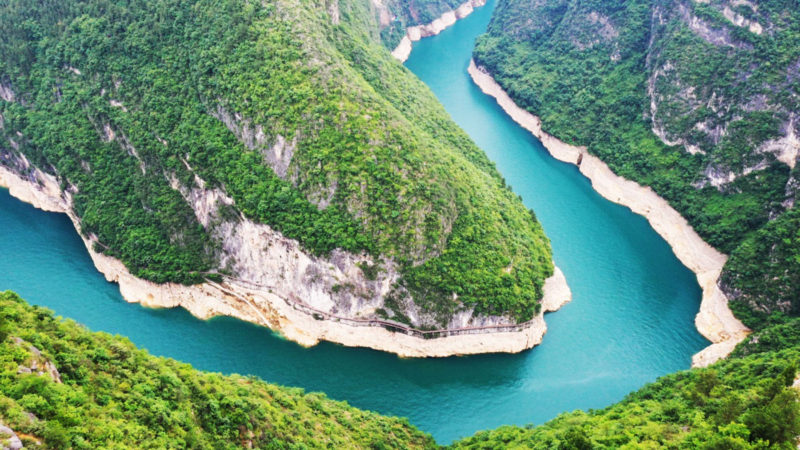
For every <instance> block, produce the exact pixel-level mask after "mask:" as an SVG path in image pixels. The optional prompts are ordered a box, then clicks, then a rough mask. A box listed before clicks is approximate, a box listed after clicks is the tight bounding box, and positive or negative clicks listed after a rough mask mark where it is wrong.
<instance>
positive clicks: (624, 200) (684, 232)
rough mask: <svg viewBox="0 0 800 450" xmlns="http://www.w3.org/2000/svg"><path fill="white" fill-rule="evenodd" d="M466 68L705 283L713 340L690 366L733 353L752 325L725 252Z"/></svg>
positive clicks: (706, 331)
mask: <svg viewBox="0 0 800 450" xmlns="http://www.w3.org/2000/svg"><path fill="white" fill-rule="evenodd" d="M468 71H469V74H470V76H471V77H472V80H473V81H474V82H475V84H477V85H478V87H480V88H481V90H482V91H483V92H484V93H485V94H487V95H490V96H492V97H494V98H495V99H496V100H497V103H498V104H499V105H500V107H502V108H503V110H504V111H505V112H506V113H507V114H508V115H509V116H511V118H512V119H514V121H515V122H517V123H518V124H519V125H520V126H522V127H523V128H525V129H526V130H528V131H530V132H531V133H532V134H533V135H534V136H536V137H537V138H538V139H539V140H540V141H541V142H542V145H544V147H545V148H546V149H547V150H548V151H549V152H550V154H551V155H552V156H553V157H554V158H556V159H558V160H560V161H564V162H568V163H572V164H575V165H577V166H578V167H579V168H580V172H581V173H582V174H583V175H584V176H586V177H587V178H589V180H591V182H592V187H593V188H594V189H595V190H596V191H597V192H598V193H599V194H600V195H602V196H603V197H605V198H607V199H608V200H611V201H612V202H615V203H619V204H621V205H624V206H627V207H628V208H630V209H631V210H632V211H633V212H634V213H636V214H639V215H642V216H644V217H645V218H646V219H647V220H648V221H649V222H650V226H652V227H653V229H655V230H656V232H657V233H658V234H659V235H661V237H662V238H664V240H665V241H667V243H668V244H669V245H670V246H671V247H672V250H673V252H674V253H675V256H677V257H678V259H679V260H680V261H681V262H682V263H683V264H684V265H685V266H686V267H688V268H689V270H691V271H692V272H694V273H695V275H696V276H697V282H698V283H699V284H700V287H701V288H702V289H703V299H702V303H701V304H700V312H699V313H698V314H697V316H696V318H695V325H696V326H697V330H698V331H699V332H700V334H702V335H703V336H705V338H706V339H708V340H709V341H711V342H712V344H711V345H710V346H708V347H706V348H705V349H703V350H702V351H700V352H699V353H697V354H696V355H694V357H692V366H693V367H705V366H708V365H709V364H712V363H714V362H715V361H717V360H719V359H721V358H724V357H726V356H727V355H728V354H730V352H731V351H732V350H733V348H734V347H736V344H738V343H739V342H741V341H742V340H743V339H744V338H745V337H747V335H748V334H749V333H750V330H749V329H748V328H747V327H746V326H744V324H742V323H741V322H740V321H739V320H738V319H736V317H734V315H733V313H732V312H731V310H730V308H729V307H728V299H727V298H726V297H725V294H724V293H723V292H722V290H720V288H719V286H718V285H717V281H718V279H719V276H720V273H721V272H722V267H723V266H724V265H725V261H726V260H727V256H726V255H724V254H722V253H720V252H719V251H717V250H716V249H714V248H713V247H711V246H710V245H708V244H707V243H706V242H705V241H703V239H702V238H700V236H699V235H698V234H697V233H696V232H695V231H694V229H693V228H692V227H691V225H689V222H687V221H686V219H684V218H683V217H682V216H681V215H680V214H679V213H678V212H677V211H676V210H675V209H673V208H672V207H671V206H670V205H669V203H668V202H667V201H666V200H664V199H663V198H661V197H659V196H658V194H656V193H655V192H654V191H653V190H652V189H651V188H649V187H644V186H641V185H639V184H637V183H635V182H633V181H630V180H626V179H625V178H622V177H620V176H618V175H616V174H615V173H614V172H612V171H611V169H610V168H609V167H608V166H607V165H606V164H605V163H604V162H603V161H601V160H600V159H599V158H597V157H596V156H593V155H591V154H589V153H588V152H587V151H586V148H585V147H576V146H574V145H569V144H567V143H565V142H562V141H560V140H558V139H556V138H555V137H553V136H551V135H549V134H547V133H546V132H544V131H543V130H542V121H541V120H540V119H539V118H538V117H536V116H534V115H533V114H531V113H530V112H528V111H526V110H524V109H522V108H520V107H519V106H517V104H516V103H514V101H513V100H512V99H511V97H509V96H508V94H507V93H506V92H505V91H504V90H503V89H502V87H500V85H499V84H497V82H496V81H495V80H494V78H492V76H491V75H490V74H489V73H488V72H487V71H486V70H484V69H483V68H480V67H478V66H476V64H475V61H470V65H469V69H468Z"/></svg>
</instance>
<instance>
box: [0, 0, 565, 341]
mask: <svg viewBox="0 0 800 450" xmlns="http://www.w3.org/2000/svg"><path fill="white" fill-rule="evenodd" d="M378 28H379V27H378V24H377V22H376V20H375V17H374V10H373V9H372V6H371V5H369V4H366V3H364V2H360V1H348V0H343V1H328V2H314V1H309V0H276V1H274V2H251V1H247V0H226V1H224V2H210V1H205V0H198V1H194V2H178V1H176V0H160V1H143V0H138V1H136V0H135V1H130V2H111V1H107V0H92V1H88V2H78V1H63V2H52V1H46V0H40V1H36V2H20V1H7V2H2V3H0V30H2V33H3V35H4V39H3V40H2V42H1V43H0V86H2V90H0V93H2V96H1V97H2V100H1V101H0V135H2V138H0V168H5V170H10V172H12V173H14V174H18V175H21V176H22V177H23V178H24V179H26V180H28V181H30V182H32V183H38V184H44V182H45V178H48V176H50V175H52V176H55V177H56V180H57V182H58V183H59V184H60V188H61V189H62V190H63V201H64V203H65V204H67V205H68V208H69V209H71V210H72V211H74V213H75V215H76V217H77V218H78V220H79V222H80V227H81V231H82V234H84V236H85V237H86V238H87V239H89V240H90V241H91V242H92V243H93V245H94V247H95V249H96V250H98V251H101V252H103V253H105V254H106V255H109V256H112V257H114V258H117V259H119V260H121V261H122V262H123V263H124V264H125V265H126V266H127V268H128V269H129V270H130V271H131V272H132V273H133V274H134V275H136V276H137V277H140V278H144V279H147V280H151V281H154V282H156V283H165V282H177V283H183V284H195V283H202V282H204V281H206V280H211V281H216V282H220V281H226V280H236V281H238V282H243V283H248V285H251V286H257V287H258V288H260V289H262V290H264V291H269V293H271V294H275V295H277V296H279V297H281V298H283V299H285V300H287V301H293V300H294V299H300V300H301V301H303V302H307V303H308V304H309V305H310V306H312V307H313V308H316V309H318V310H321V311H324V312H325V313H330V314H336V315H339V316H343V317H349V318H356V317H357V318H360V319H381V318H384V319H391V320H394V321H396V322H402V323H406V324H410V325H413V326H416V327H427V328H441V327H459V326H467V325H481V324H492V323H508V322H524V321H527V320H529V319H531V318H532V317H534V315H536V314H537V313H538V312H539V311H540V309H541V307H540V304H539V299H541V298H542V289H543V286H544V280H545V279H546V278H547V277H549V276H550V275H552V274H553V265H552V262H551V255H550V247H549V242H548V240H547V238H546V237H545V236H544V233H543V231H542V229H541V226H540V225H539V223H538V222H537V221H536V219H535V217H534V215H533V214H532V213H531V212H530V211H528V210H527V209H526V208H525V207H524V206H523V205H522V203H521V202H520V201H519V198H517V196H516V195H514V194H513V193H512V192H511V191H510V190H509V189H508V188H507V187H506V186H505V183H504V181H503V179H502V178H501V177H500V176H499V174H498V173H497V171H496V170H495V168H494V166H493V164H491V163H490V162H489V160H488V159H487V158H486V156H485V155H484V154H483V153H482V152H481V151H480V150H479V149H478V148H477V147H476V146H475V145H474V144H473V143H472V142H471V141H470V140H469V138H468V137H467V136H466V135H465V134H464V133H463V132H462V131H460V130H459V129H458V128H457V127H456V126H455V124H454V123H453V122H452V121H451V120H450V119H449V117H448V116H447V114H446V113H445V112H444V110H443V109H442V108H441V106H440V105H438V104H437V103H436V101H435V99H434V97H433V95H432V94H431V93H430V92H429V91H428V90H427V89H426V88H425V87H424V86H423V85H422V83H421V82H419V81H418V80H416V79H415V78H414V77H413V76H412V75H411V74H410V73H409V72H407V71H406V70H405V69H404V68H403V67H402V66H401V65H399V64H397V63H396V62H395V61H393V60H392V59H391V57H390V56H389V55H388V53H387V52H386V51H385V50H384V49H383V48H381V46H380V43H379V36H378Z"/></svg>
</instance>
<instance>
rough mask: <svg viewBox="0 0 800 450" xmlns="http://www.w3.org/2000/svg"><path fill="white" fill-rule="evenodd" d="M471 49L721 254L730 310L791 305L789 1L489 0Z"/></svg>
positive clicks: (799, 62)
mask: <svg viewBox="0 0 800 450" xmlns="http://www.w3.org/2000/svg"><path fill="white" fill-rule="evenodd" d="M474 57H475V60H476V62H477V63H478V64H479V65H482V66H484V67H486V68H487V69H488V70H489V71H490V72H491V73H492V74H493V76H494V77H495V79H496V80H497V81H498V82H499V83H500V84H501V85H502V86H503V87H504V88H505V89H506V90H507V91H508V93H509V95H511V97H512V98H513V99H514V100H515V101H516V102H517V103H518V104H520V105H521V106H522V107H524V108H527V109H528V110H530V111H532V112H533V113H535V114H536V115H538V116H540V117H541V118H542V122H543V127H544V129H545V130H546V131H548V132H549V133H551V134H554V135H555V136H556V137H558V138H560V139H562V140H564V141H566V142H569V143H573V144H577V145H583V146H586V147H587V148H588V150H589V151H590V152H592V153H593V154H596V155H597V156H599V157H600V158H601V159H603V160H604V161H605V162H607V163H608V164H609V166H610V167H611V168H612V169H613V170H614V171H615V172H616V173H617V174H619V175H622V176H624V177H626V178H628V179H631V180H635V181H637V182H639V183H640V184H643V185H647V186H651V187H653V189H655V191H656V192H658V193H659V194H660V195H661V196H662V197H664V198H666V199H667V200H668V201H669V202H670V203H671V204H672V205H673V206H674V207H675V208H676V209H677V210H678V211H679V212H680V213H681V214H682V215H683V216H684V217H686V218H687V219H688V220H689V222H690V223H691V225H692V226H693V227H694V229H695V230H697V232H698V233H699V234H700V235H701V236H702V237H703V238H704V239H705V240H706V241H707V242H709V243H710V244H711V245H713V246H714V247H716V248H718V249H719V250H721V251H723V252H725V253H728V254H730V255H731V258H730V261H729V262H728V264H727V266H726V268H725V273H724V275H723V278H722V281H723V282H722V287H723V289H724V290H725V291H726V293H727V294H728V295H729V297H730V298H731V299H733V303H734V304H735V305H736V308H737V311H738V312H739V313H740V315H742V317H744V316H745V315H747V316H748V317H750V316H752V317H762V318H763V317H766V316H767V315H769V314H770V313H772V312H782V313H789V314H796V313H797V312H798V309H797V308H798V299H800V296H799V295H798V292H800V291H798V290H799V289H800V284H798V273H800V270H798V269H800V265H798V262H799V261H800V241H798V239H797V236H798V233H800V222H798V220H797V213H796V211H795V209H794V205H795V202H796V200H797V196H798V186H799V185H800V183H798V178H799V177H798V170H800V169H798V168H795V164H796V161H797V157H798V155H797V150H798V148H800V143H798V141H797V138H796V136H797V135H798V122H797V120H796V116H797V112H798V111H800V102H798V98H800V97H798V93H800V72H799V71H798V70H799V69H800V8H798V4H797V2H796V1H753V2H749V1H748V2H729V1H723V0H713V1H710V2H693V1H684V0H670V1H653V0H634V1H626V2H622V1H582V2H576V1H570V0H547V1H542V2H536V4H535V5H531V3H530V2H527V1H521V0H501V1H500V2H499V3H498V6H497V10H496V11H495V14H494V16H493V18H492V22H491V23H490V25H489V29H488V32H487V33H486V34H485V35H483V36H481V37H480V38H479V39H478V42H477V44H476V49H475V52H474ZM746 310H747V311H750V312H748V313H745V312H744V311H746ZM752 317H751V318H752ZM749 325H751V326H759V324H758V323H756V322H754V321H753V320H750V321H749Z"/></svg>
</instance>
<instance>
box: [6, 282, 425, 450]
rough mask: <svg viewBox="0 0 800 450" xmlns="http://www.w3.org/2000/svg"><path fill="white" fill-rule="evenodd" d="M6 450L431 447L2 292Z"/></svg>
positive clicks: (407, 430) (312, 399)
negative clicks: (10, 449) (13, 449)
mask: <svg viewBox="0 0 800 450" xmlns="http://www.w3.org/2000/svg"><path fill="white" fill-rule="evenodd" d="M0 362H1V363H2V364H1V365H0V371H1V372H2V376H0V424H2V425H0V446H2V443H3V442H5V441H6V440H7V439H9V438H12V434H13V436H15V437H16V438H17V439H20V440H21V441H22V443H24V444H25V445H26V447H39V446H44V447H46V448H109V447H114V448H187V447H188V448H234V447H244V448H331V447H336V448H428V447H433V446H434V442H433V439H431V437H430V436H428V435H426V434H424V433H421V432H420V431H418V430H416V429H415V428H413V427H411V426H410V425H409V424H408V422H407V421H406V420H404V419H395V418H386V417H383V416H379V415H377V414H375V413H370V412H363V411H359V410H357V409H355V408H352V407H350V406H348V405H347V404H346V403H342V402H335V401H332V400H329V399H327V398H326V397H325V396H324V395H322V394H305V393H303V391H302V390H300V389H291V388H285V387H280V386H275V385H271V384H267V383H264V382H263V381H260V380H258V379H256V378H245V377H241V376H236V375H234V376H222V375H219V374H212V373H205V372H199V371H197V370H194V369H193V368H192V367H191V366H189V365H188V364H183V363H179V362H177V361H174V360H171V359H165V358H156V357H154V356H152V355H150V354H148V353H147V352H145V351H143V350H139V349H137V348H136V347H134V346H133V344H131V342H130V341H128V340H127V339H124V338H121V337H115V336H110V335H108V334H105V333H91V332H89V331H87V330H86V329H84V328H82V327H81V326H79V325H77V324H75V323H74V322H71V321H67V322H63V321H60V320H57V319H54V318H53V316H52V314H51V313H50V312H49V311H47V310H45V309H42V308H37V307H31V306H28V305H27V304H26V303H25V302H24V301H23V300H21V299H20V298H19V297H18V296H17V295H16V294H14V293H11V292H4V293H3V292H0Z"/></svg>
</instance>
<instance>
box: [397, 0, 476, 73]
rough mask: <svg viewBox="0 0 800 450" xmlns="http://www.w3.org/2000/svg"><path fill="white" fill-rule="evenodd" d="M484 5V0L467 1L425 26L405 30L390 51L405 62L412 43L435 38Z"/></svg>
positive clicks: (409, 53)
mask: <svg viewBox="0 0 800 450" xmlns="http://www.w3.org/2000/svg"><path fill="white" fill-rule="evenodd" d="M485 4H486V0H467V1H465V2H464V3H462V4H461V5H459V6H458V8H456V9H454V10H452V11H447V12H446V13H444V14H442V15H441V16H440V17H439V18H438V19H436V20H434V21H433V22H431V23H429V24H425V25H416V26H413V27H408V28H406V35H405V36H403V39H402V40H401V41H400V44H398V45H397V47H395V49H394V50H392V56H394V57H395V58H396V59H397V60H399V61H400V62H405V61H406V60H407V59H408V57H409V55H411V48H412V44H411V43H412V42H416V41H418V40H420V39H422V38H426V37H430V36H435V35H437V34H439V33H441V32H442V31H443V30H444V29H445V28H447V27H449V26H451V25H453V24H454V23H456V20H459V19H463V18H464V17H467V16H468V15H470V14H472V11H474V10H475V8H478V7H481V6H483V5H485Z"/></svg>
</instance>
